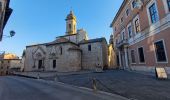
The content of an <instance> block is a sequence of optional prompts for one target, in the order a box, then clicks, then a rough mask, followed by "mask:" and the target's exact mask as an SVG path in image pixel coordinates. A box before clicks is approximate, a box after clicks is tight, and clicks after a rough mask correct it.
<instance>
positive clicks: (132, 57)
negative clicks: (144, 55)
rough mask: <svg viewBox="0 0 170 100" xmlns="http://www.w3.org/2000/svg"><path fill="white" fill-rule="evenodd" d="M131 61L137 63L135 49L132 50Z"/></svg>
mask: <svg viewBox="0 0 170 100" xmlns="http://www.w3.org/2000/svg"><path fill="white" fill-rule="evenodd" d="M131 63H136V59H135V50H131Z"/></svg>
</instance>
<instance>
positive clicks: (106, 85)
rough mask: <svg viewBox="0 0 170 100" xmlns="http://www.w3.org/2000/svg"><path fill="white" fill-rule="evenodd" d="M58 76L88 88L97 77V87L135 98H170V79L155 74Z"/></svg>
mask: <svg viewBox="0 0 170 100" xmlns="http://www.w3.org/2000/svg"><path fill="white" fill-rule="evenodd" d="M58 77H59V81H61V82H64V83H67V84H72V85H76V86H81V87H88V88H92V79H93V78H95V79H96V80H97V81H96V84H97V89H99V90H103V91H106V92H111V93H114V94H118V95H121V96H124V97H127V98H129V99H133V100H170V80H158V79H156V78H155V77H154V75H144V74H141V73H136V72H129V71H123V70H111V71H105V72H103V73H86V74H75V75H60V76H58ZM48 79H53V78H48Z"/></svg>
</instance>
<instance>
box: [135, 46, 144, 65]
mask: <svg viewBox="0 0 170 100" xmlns="http://www.w3.org/2000/svg"><path fill="white" fill-rule="evenodd" d="M139 48H142V49H143V55H144V60H145V62H140V56H139ZM137 51H138V61H139V64H146V59H145V52H144V51H145V50H144V47H143V46H140V47H137Z"/></svg>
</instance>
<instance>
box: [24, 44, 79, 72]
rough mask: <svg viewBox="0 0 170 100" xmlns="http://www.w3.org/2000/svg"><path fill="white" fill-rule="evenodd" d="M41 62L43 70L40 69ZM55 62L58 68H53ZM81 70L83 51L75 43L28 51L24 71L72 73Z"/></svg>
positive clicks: (35, 48)
mask: <svg viewBox="0 0 170 100" xmlns="http://www.w3.org/2000/svg"><path fill="white" fill-rule="evenodd" d="M37 56H38V57H37ZM39 60H42V61H43V66H42V68H39V67H38V63H39V62H38V61H39ZM53 61H56V67H53ZM79 70H81V50H79V48H78V46H77V45H75V44H73V43H61V44H53V45H49V46H45V45H35V46H30V47H27V49H26V58H25V67H24V71H58V72H70V71H79Z"/></svg>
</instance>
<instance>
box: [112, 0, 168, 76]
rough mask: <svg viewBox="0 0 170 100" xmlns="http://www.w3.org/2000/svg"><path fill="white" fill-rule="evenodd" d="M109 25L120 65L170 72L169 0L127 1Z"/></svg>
mask: <svg viewBox="0 0 170 100" xmlns="http://www.w3.org/2000/svg"><path fill="white" fill-rule="evenodd" d="M110 27H111V28H113V38H114V45H115V47H116V53H117V58H118V61H117V63H118V65H119V67H120V68H122V69H133V70H140V71H149V72H153V71H154V69H155V67H164V68H165V69H166V71H167V72H168V73H170V62H169V59H170V28H169V27H170V0H124V1H123V3H122V5H121V7H120V9H119V11H118V13H117V14H116V16H115V18H114V19H113V22H112V23H111V26H110Z"/></svg>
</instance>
